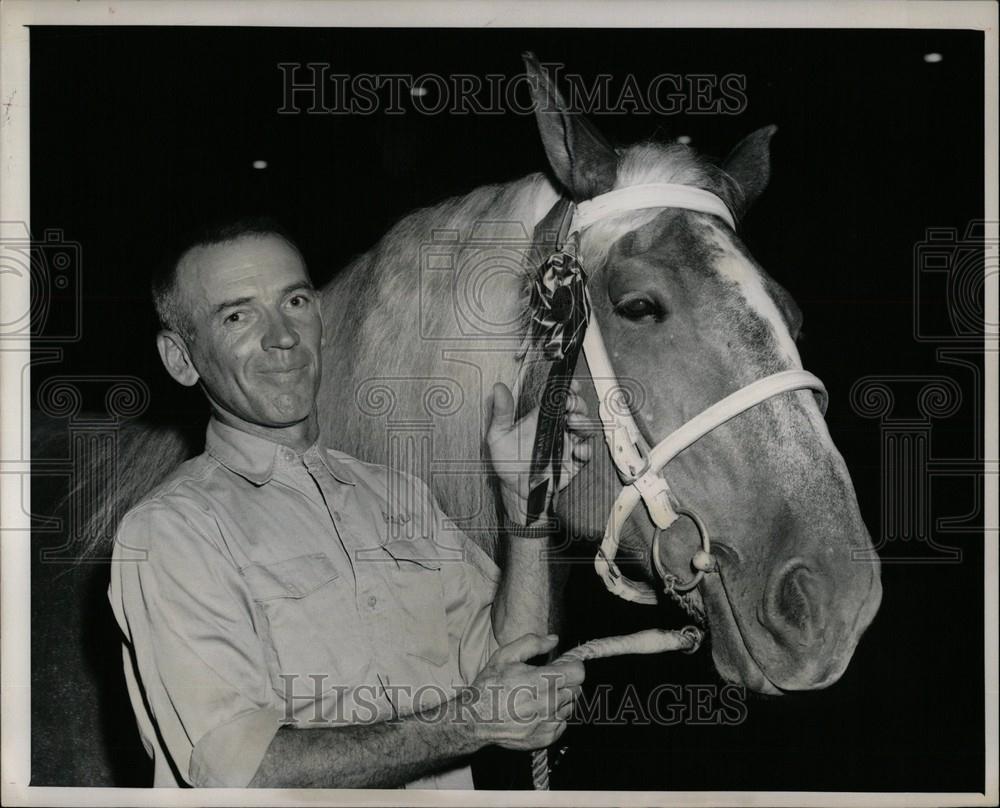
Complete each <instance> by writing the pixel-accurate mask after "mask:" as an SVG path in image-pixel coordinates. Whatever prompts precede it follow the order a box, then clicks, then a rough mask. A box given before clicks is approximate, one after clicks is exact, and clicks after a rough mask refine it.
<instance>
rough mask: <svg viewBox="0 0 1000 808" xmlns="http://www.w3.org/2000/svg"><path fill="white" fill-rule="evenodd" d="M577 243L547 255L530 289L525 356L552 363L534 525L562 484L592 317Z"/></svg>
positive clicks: (532, 483)
mask: <svg viewBox="0 0 1000 808" xmlns="http://www.w3.org/2000/svg"><path fill="white" fill-rule="evenodd" d="M577 246H578V245H577V241H576V238H575V236H574V237H571V238H570V239H569V240H568V241H567V243H566V244H565V246H563V248H562V249H560V250H557V251H556V252H554V253H552V254H551V255H550V256H549V257H548V258H546V259H545V261H544V262H543V263H542V265H541V267H539V269H538V273H537V275H536V276H535V280H534V284H533V287H532V290H531V302H530V304H529V305H530V307H531V324H530V326H529V328H528V332H527V334H526V335H525V341H524V347H525V355H526V356H527V349H528V348H530V347H531V346H535V348H536V350H540V351H541V353H542V355H543V356H544V357H545V358H546V359H548V360H549V361H551V362H552V367H551V368H550V369H549V375H548V378H547V379H546V382H545V387H544V388H543V391H542V397H541V408H540V411H539V414H538V427H537V429H536V431H535V443H534V446H533V448H532V451H531V473H530V477H529V494H528V524H529V525H530V524H532V523H533V522H535V521H536V520H537V519H538V517H539V516H541V514H542V511H543V510H544V508H545V501H546V499H547V496H548V490H549V486H550V485H551V486H552V489H553V491H554V490H555V489H556V488H558V486H559V478H560V476H561V473H562V456H563V443H564V441H563V433H564V432H565V428H566V397H567V396H568V394H569V384H570V379H571V378H572V375H573V370H574V368H575V367H576V361H577V358H578V357H579V355H580V350H581V348H582V347H583V337H584V334H585V333H586V331H587V322H588V321H589V319H590V296H589V294H588V292H587V275H586V273H585V272H584V271H583V266H582V265H581V264H580V261H579V259H578V258H577ZM522 373H523V367H522ZM519 409H520V408H519Z"/></svg>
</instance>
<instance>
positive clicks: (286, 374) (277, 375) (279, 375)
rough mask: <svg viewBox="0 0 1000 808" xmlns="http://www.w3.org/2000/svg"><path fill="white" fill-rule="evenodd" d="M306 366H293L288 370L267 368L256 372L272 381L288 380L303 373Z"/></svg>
mask: <svg viewBox="0 0 1000 808" xmlns="http://www.w3.org/2000/svg"><path fill="white" fill-rule="evenodd" d="M307 367H308V365H295V366H294V367H290V368H267V369H263V370H258V371H257V372H258V373H260V374H261V375H263V376H270V377H271V378H273V379H278V380H281V379H290V378H293V377H294V376H297V375H298V374H299V373H301V372H302V371H304V370H305V369H306V368H307Z"/></svg>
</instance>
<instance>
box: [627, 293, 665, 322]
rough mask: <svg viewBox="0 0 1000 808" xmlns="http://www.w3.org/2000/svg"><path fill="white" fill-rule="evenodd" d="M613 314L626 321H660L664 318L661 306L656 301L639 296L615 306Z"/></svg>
mask: <svg viewBox="0 0 1000 808" xmlns="http://www.w3.org/2000/svg"><path fill="white" fill-rule="evenodd" d="M615 313H616V314H619V315H620V316H622V317H624V318H625V319H627V320H634V321H638V320H647V319H653V320H657V321H659V320H662V319H663V318H664V317H665V316H666V311H664V309H663V306H661V305H660V304H659V303H658V302H657V301H655V300H653V299H651V298H649V297H645V296H644V295H640V296H637V297H631V298H628V299H626V300H623V301H621V302H620V303H618V304H617V305H616V306H615Z"/></svg>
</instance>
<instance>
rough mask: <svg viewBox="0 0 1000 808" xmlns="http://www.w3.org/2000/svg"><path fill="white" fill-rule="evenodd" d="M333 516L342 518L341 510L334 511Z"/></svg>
mask: <svg viewBox="0 0 1000 808" xmlns="http://www.w3.org/2000/svg"><path fill="white" fill-rule="evenodd" d="M333 518H334V519H339V518H340V511H334V512H333Z"/></svg>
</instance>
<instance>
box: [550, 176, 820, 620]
mask: <svg viewBox="0 0 1000 808" xmlns="http://www.w3.org/2000/svg"><path fill="white" fill-rule="evenodd" d="M647 208H681V209H684V210H693V211H697V212H699V213H709V214H713V215H716V216H719V217H720V218H721V219H722V220H723V221H725V222H726V223H727V224H728V225H729V226H730V227H732V228H734V229H735V222H734V220H733V215H732V213H731V212H730V210H729V208H728V206H727V205H726V203H725V202H723V201H722V200H721V199H720V198H719V197H718V196H716V195H715V194H713V193H710V192H708V191H704V190H702V189H700V188H692V187H690V186H687V185H678V184H674V183H653V184H648V185H637V186H633V187H631V188H621V189H618V190H615V191H609V192H608V193H606V194H601V195H600V196H596V197H594V198H593V199H590V200H588V201H586V202H581V203H579V204H578V205H577V206H576V208H575V211H574V214H573V222H572V225H571V226H570V230H569V233H570V235H572V234H574V233H580V232H581V231H583V230H584V229H585V228H587V227H589V226H590V225H592V224H594V223H595V222H598V221H600V220H601V219H604V218H606V217H608V216H613V215H615V214H617V213H621V212H624V211H630V210H642V209H647ZM583 353H584V356H586V357H587V364H588V365H589V366H590V375H591V377H592V378H593V381H594V388H595V390H596V391H597V399H598V402H599V404H598V412H599V415H600V418H601V422H602V424H603V425H604V439H605V442H606V443H607V445H608V451H610V453H611V458H612V460H613V461H614V464H615V466H616V467H617V468H618V473H619V474H620V476H621V477H622V482H623V485H624V488H623V489H622V492H621V493H620V494H619V495H618V499H617V500H615V504H614V506H613V507H612V509H611V516H610V518H609V519H608V525H607V527H606V528H605V532H604V539H603V540H602V541H601V547H600V549H599V550H598V551H597V557H596V558H595V559H594V566H595V568H596V569H597V573H598V575H600V576H601V578H602V579H603V580H604V583H605V585H606V586H607V587H608V589H609V590H610V591H611V592H614V593H615V594H616V595H618V596H619V597H622V598H624V599H625V600H630V601H634V602H636V603H646V604H654V603H656V602H657V597H656V593H655V591H654V590H653V589H652V588H651V587H650V586H648V585H647V584H644V583H642V582H638V581H630V580H629V579H628V578H626V577H625V576H624V575H622V573H621V571H620V570H619V569H618V566H617V564H615V555H616V554H617V552H618V544H619V542H620V540H621V529H622V526H623V525H624V524H625V522H626V520H627V519H628V518H629V516H630V514H631V513H632V511H633V510H634V509H635V507H636V505H638V504H639V500H640V499H641V500H642V501H643V502H644V503H645V505H646V510H647V511H648V512H649V517H650V519H652V521H653V524H655V525H656V527H657V532H656V535H655V537H654V541H653V562H654V564H655V566H656V568H657V571H658V572H659V573H660V575H661V576H663V577H664V578H665V579H667V580H668V587H670V588H672V589H673V590H675V591H686V590H689V589H693V588H694V587H695V586H697V585H698V584H699V583H700V582H701V580H702V578H703V577H704V576H705V573H706V572H711V571H713V570H714V569H715V568H716V563H715V559H714V558H713V557H712V555H711V543H710V541H709V537H708V532H707V530H706V529H705V526H704V524H703V523H702V521H701V519H699V518H698V516H697V515H696V514H695V513H693V512H692V511H688V510H684V509H682V508H680V507H677V506H676V505H675V503H676V497H675V496H674V495H673V492H671V490H670V486H669V485H668V484H667V481H666V480H665V479H664V478H663V477H662V476H661V475H660V470H661V469H662V468H663V467H664V466H665V465H666V464H667V463H669V462H670V461H671V460H672V459H673V458H674V457H676V456H677V455H678V454H679V453H680V452H682V451H683V450H684V449H686V448H687V447H689V446H690V445H691V444H693V443H694V442H695V441H697V440H698V439H699V438H701V437H703V436H704V435H707V434H708V433H709V432H711V431H712V430H714V429H715V428H716V427H718V426H720V425H722V424H724V423H725V422H726V421H728V420H730V419H731V418H734V417H735V416H737V415H739V414H740V413H742V412H745V411H746V410H748V409H751V408H752V407H755V406H757V405H758V404H760V403H761V402H764V401H767V400H768V399H770V398H772V397H773V396H776V395H778V394H779V393H786V392H789V391H791V390H804V389H810V390H813V391H815V392H817V393H819V395H820V397H821V407H822V408H823V409H824V410H825V401H826V388H824V387H823V383H822V382H821V381H820V380H819V379H818V378H817V377H816V376H814V375H813V374H812V373H809V372H807V371H805V370H785V371H781V372H780V373H775V374H772V375H770V376H766V377H764V378H763V379H758V380H757V381H755V382H753V383H751V384H748V385H747V386H746V387H744V388H742V389H740V390H737V391H736V392H735V393H733V394H731V395H729V396H726V398H724V399H722V400H721V401H719V402H717V403H716V404H713V405H712V406H711V407H709V408H708V409H707V410H704V411H703V412H701V413H700V414H698V415H696V416H694V417H693V418H692V419H691V420H689V421H688V422H687V423H685V424H684V425H683V426H681V427H679V428H678V429H676V430H674V431H673V432H672V433H671V434H669V435H668V436H667V437H666V438H664V439H663V440H662V441H660V442H659V443H658V444H657V445H656V446H654V447H653V448H652V449H650V448H649V446H648V444H647V443H646V441H645V439H644V438H643V437H642V434H641V433H640V432H639V427H638V426H637V425H636V423H635V419H634V418H633V416H632V412H631V410H630V408H629V406H628V397H627V393H626V392H625V391H624V390H623V389H622V387H621V386H620V385H619V384H618V377H617V376H616V375H615V372H614V369H613V368H612V367H611V360H610V359H609V358H608V352H607V349H606V348H605V346H604V338H603V337H602V336H601V329H600V326H599V325H598V323H597V318H596V317H595V316H594V315H593V314H591V317H590V321H589V323H588V324H587V333H586V335H585V337H584V340H583ZM681 514H683V515H685V516H687V517H688V518H690V519H691V520H692V521H693V522H694V524H695V526H696V527H697V528H698V532H699V534H700V536H701V543H702V548H701V550H699V551H698V552H697V553H695V555H694V557H693V558H692V561H691V563H692V566H693V567H694V568H695V570H696V572H695V575H694V576H693V577H692V579H691V580H690V581H688V582H686V583H680V582H676V581H674V580H673V578H674V576H672V575H670V574H669V573H668V572H667V571H666V570H664V569H663V568H662V566H661V564H660V560H659V553H658V542H659V537H660V532H661V531H663V530H666V529H667V528H668V527H670V525H672V524H673V523H674V522H675V521H676V520H677V518H678V516H679V515H681Z"/></svg>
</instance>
